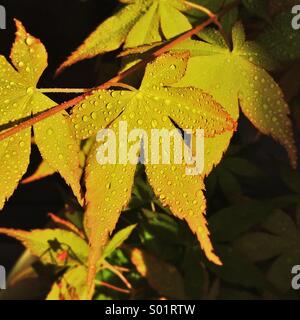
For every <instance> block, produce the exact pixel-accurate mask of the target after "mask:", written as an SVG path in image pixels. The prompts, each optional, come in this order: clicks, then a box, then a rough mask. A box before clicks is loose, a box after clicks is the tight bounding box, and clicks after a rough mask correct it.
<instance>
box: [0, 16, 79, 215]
mask: <svg viewBox="0 0 300 320" xmlns="http://www.w3.org/2000/svg"><path fill="white" fill-rule="evenodd" d="M16 25H17V33H16V40H15V43H14V45H13V48H12V51H11V60H12V63H13V65H11V64H10V63H9V62H8V61H7V60H6V58H5V57H4V56H0V95H1V97H0V102H1V108H0V126H1V128H2V129H6V128H7V127H8V126H11V125H13V124H14V123H18V122H19V121H21V120H22V119H24V118H28V117H30V116H31V115H32V114H37V113H40V112H42V111H45V110H47V109H49V108H51V107H53V106H55V105H56V103H55V102H54V101H52V100H50V99H49V98H48V97H47V96H45V95H43V94H42V93H40V92H39V91H38V90H37V89H36V85H37V82H38V80H39V78H40V76H41V75H42V73H43V71H44V70H45V68H46V67H47V52H46V49H45V47H44V46H43V44H42V43H41V42H40V41H39V40H38V39H36V38H34V37H32V36H31V35H29V34H28V33H27V32H26V30H25V28H24V27H23V25H22V24H21V22H19V21H16ZM33 130H34V136H35V142H36V144H37V146H38V148H39V150H40V152H41V154H42V157H43V158H44V160H45V161H46V162H47V163H48V165H49V166H50V167H51V168H52V169H53V170H55V171H58V172H59V173H60V174H61V176H62V177H63V178H64V179H65V180H66V182H67V183H68V184H70V185H71V187H72V189H73V191H74V193H75V195H76V196H77V198H78V199H79V201H80V200H81V195H80V184H79V181H80V174H81V172H80V168H79V156H78V154H79V145H78V142H77V141H76V139H75V137H74V131H73V127H72V126H71V124H70V121H69V118H68V117H67V113H66V112H61V113H59V114H57V115H55V116H53V117H51V118H49V119H46V120H44V121H41V122H39V123H37V124H36V125H34V126H33ZM30 149H31V128H28V129H25V130H23V131H21V132H19V133H17V134H15V135H14V136H12V137H10V138H7V139H5V140H3V141H1V142H0V159H1V161H2V163H1V169H0V175H1V177H2V183H1V186H0V209H2V208H3V206H4V203H5V201H6V200H7V199H8V198H9V197H10V196H11V195H12V193H13V192H14V190H15V188H16V187H17V185H18V182H19V180H20V179H21V178H22V176H23V175H24V173H25V172H26V170H27V167H28V164H29V156H30Z"/></svg>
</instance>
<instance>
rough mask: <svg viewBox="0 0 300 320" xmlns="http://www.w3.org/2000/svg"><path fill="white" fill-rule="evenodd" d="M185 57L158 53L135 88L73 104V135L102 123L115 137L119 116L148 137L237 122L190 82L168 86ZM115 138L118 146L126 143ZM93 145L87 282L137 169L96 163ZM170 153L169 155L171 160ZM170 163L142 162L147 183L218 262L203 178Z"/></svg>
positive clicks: (214, 129)
mask: <svg viewBox="0 0 300 320" xmlns="http://www.w3.org/2000/svg"><path fill="white" fill-rule="evenodd" d="M188 58H189V54H188V53H177V54H174V53H173V54H167V55H164V56H162V57H160V58H158V59H157V60H156V61H155V62H154V63H151V64H149V65H148V66H147V69H146V73H145V76H144V79H143V82H142V85H141V87H140V89H139V90H132V91H125V90H122V91H111V90H106V91H105V90H98V91H95V92H94V94H93V95H92V96H90V97H89V98H87V99H86V100H85V101H83V102H82V103H80V104H79V105H77V106H76V107H75V108H74V109H73V114H72V116H71V118H72V122H73V124H74V127H75V129H76V134H77V137H78V138H80V139H85V138H87V137H89V136H90V135H95V134H96V133H97V131H99V130H100V129H103V128H112V129H113V130H114V131H115V132H116V133H117V136H118V129H119V125H120V122H121V121H127V123H128V131H129V132H130V130H132V129H134V128H136V127H137V126H138V127H139V128H142V129H143V130H145V131H146V132H147V134H148V136H149V137H150V136H151V133H150V131H151V129H153V128H154V129H167V130H174V129H175V125H174V122H175V123H176V124H177V125H178V126H179V127H181V128H183V129H186V128H190V129H191V130H196V129H199V128H203V129H204V130H205V136H206V137H214V136H216V135H218V134H222V133H223V132H226V131H228V132H231V131H233V130H234V129H235V126H236V123H235V122H234V121H233V120H232V119H231V117H230V116H229V114H228V113H227V112H225V111H224V110H223V109H222V107H221V106H220V105H219V104H217V103H216V102H215V101H214V100H213V98H212V97H211V96H210V95H208V94H206V93H204V92H203V91H202V90H200V89H196V88H192V87H187V88H174V87H172V86H171V85H172V84H174V83H176V82H177V81H178V80H179V79H181V78H182V77H183V75H184V73H185V70H186V66H187V61H188ZM122 139H123V138H122ZM117 140H118V141H117V142H116V143H117V145H116V147H117V150H119V147H120V145H121V146H123V145H125V144H126V143H127V141H123V140H121V142H119V139H117ZM125 140H126V139H125ZM172 143H173V144H174V141H173V142H172ZM129 145H130V143H129ZM172 147H173V145H172ZM172 147H171V150H173V148H172ZM97 149H98V143H96V144H95V145H94V147H93V149H92V151H91V153H90V156H89V159H88V162H87V169H86V187H87V194H86V201H87V211H86V214H85V219H86V227H87V232H88V234H89V239H90V245H91V249H90V261H89V266H90V272H89V281H88V282H89V286H91V285H92V281H93V276H94V271H93V270H95V267H94V266H95V263H96V261H97V259H98V257H99V255H100V254H101V248H103V247H104V246H105V244H106V242H107V239H108V236H109V234H110V233H111V232H112V231H113V229H114V228H115V225H116V223H117V221H118V219H119V216H120V213H121V210H122V209H123V208H124V207H125V206H126V204H127V203H128V201H129V199H130V196H131V188H132V184H133V180H134V174H135V170H136V165H134V164H131V163H128V164H114V165H111V164H104V165H100V164H99V163H98V162H97V158H96V155H97ZM141 149H142V147H141V143H140V144H139V145H138V150H136V151H137V154H139V153H141V152H142V151H141ZM143 151H144V153H145V150H144V149H143ZM173 156H174V154H172V156H171V157H170V158H171V159H173ZM160 163H161V161H160ZM171 164H172V165H166V164H157V165H152V164H146V172H147V175H148V178H149V181H150V184H151V185H152V187H153V189H154V192H155V193H156V195H157V196H159V197H160V200H161V201H162V203H163V204H164V205H166V206H169V207H170V208H171V210H172V212H173V213H174V214H175V215H176V216H177V217H179V218H181V219H185V220H186V221H187V222H188V224H189V226H190V228H191V229H192V231H193V232H194V233H195V234H196V235H197V237H198V239H199V241H200V243H201V246H202V248H203V249H204V251H205V253H206V255H207V257H208V259H210V260H211V261H214V262H215V263H217V264H220V261H219V259H218V257H217V256H216V255H215V254H214V253H213V247H212V244H211V242H210V239H209V232H208V229H207V226H206V220H205V217H204V213H205V209H206V205H205V198H204V195H203V190H204V183H203V177H201V176H191V175H186V168H187V165H186V164H185V163H184V164H183V165H176V164H175V162H174V160H171Z"/></svg>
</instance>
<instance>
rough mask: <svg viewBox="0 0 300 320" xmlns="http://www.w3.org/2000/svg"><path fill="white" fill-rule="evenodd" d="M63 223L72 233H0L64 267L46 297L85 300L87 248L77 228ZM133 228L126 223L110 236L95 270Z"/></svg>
mask: <svg viewBox="0 0 300 320" xmlns="http://www.w3.org/2000/svg"><path fill="white" fill-rule="evenodd" d="M61 221H62V220H60V222H61ZM65 223H66V224H64V225H65V227H68V228H69V229H70V230H72V232H70V231H67V230H62V229H45V230H32V231H23V230H15V229H6V228H0V234H4V235H7V236H9V237H12V238H15V239H17V240H19V241H20V242H21V243H22V244H23V245H24V246H25V247H26V248H27V250H29V252H30V254H32V255H33V256H36V257H38V258H39V259H40V260H41V261H42V262H43V263H45V264H52V265H54V266H59V267H64V268H68V269H67V270H66V272H65V273H64V275H63V277H62V278H61V279H60V281H59V282H58V283H57V282H55V283H54V284H53V286H52V288H51V291H50V292H49V294H48V296H47V300H85V299H87V286H86V277H87V267H86V265H87V260H88V248H89V247H88V244H87V242H86V241H85V239H84V237H83V236H82V235H81V234H80V232H78V229H77V228H76V227H75V226H74V225H72V224H71V223H70V222H65ZM135 227H136V225H131V226H128V227H126V228H124V229H122V230H120V231H119V232H117V233H116V234H115V235H114V237H113V238H112V239H111V241H110V242H109V243H108V244H107V246H106V247H105V248H104V250H103V253H102V255H101V257H100V259H99V262H100V263H99V264H98V268H97V272H98V271H100V270H101V269H103V268H105V266H104V264H102V263H103V262H104V261H105V260H106V259H107V257H109V256H110V255H111V254H112V253H113V252H114V251H115V250H116V249H117V248H119V247H120V246H121V245H122V244H123V242H124V241H126V240H127V239H128V237H129V236H130V235H131V233H132V232H133V230H134V229H135Z"/></svg>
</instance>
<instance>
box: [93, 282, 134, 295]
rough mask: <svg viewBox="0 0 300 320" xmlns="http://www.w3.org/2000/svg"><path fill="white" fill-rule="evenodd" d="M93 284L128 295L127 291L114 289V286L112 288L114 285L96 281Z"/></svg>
mask: <svg viewBox="0 0 300 320" xmlns="http://www.w3.org/2000/svg"><path fill="white" fill-rule="evenodd" d="M95 283H96V285H98V286H103V287H106V288H109V289H112V290H114V291H118V292H121V293H127V294H129V293H130V291H129V290H127V289H122V288H119V287H116V286H114V285H112V284H109V283H107V282H104V281H98V280H96V281H95Z"/></svg>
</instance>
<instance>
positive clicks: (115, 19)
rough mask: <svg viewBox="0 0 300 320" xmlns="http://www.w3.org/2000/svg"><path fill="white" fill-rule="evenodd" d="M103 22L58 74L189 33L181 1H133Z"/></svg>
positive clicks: (189, 25) (184, 8)
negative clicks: (101, 57)
mask: <svg viewBox="0 0 300 320" xmlns="http://www.w3.org/2000/svg"><path fill="white" fill-rule="evenodd" d="M121 2H124V3H127V5H126V6H125V7H123V8H122V9H121V10H120V11H118V12H117V13H116V14H115V15H114V16H112V17H110V18H108V19H107V20H105V21H104V22H103V23H102V24H100V25H99V27H98V28H97V29H96V30H95V31H94V32H93V33H92V34H91V35H90V36H89V37H88V38H87V39H86V40H85V42H84V43H83V44H82V45H81V46H80V47H79V48H78V49H77V50H76V51H75V52H74V53H73V54H72V55H71V56H70V57H69V58H68V59H67V60H66V61H65V62H64V63H63V64H62V65H61V66H60V68H59V69H58V72H60V71H62V70H63V69H64V68H66V67H69V66H71V65H73V64H74V63H76V62H78V61H80V60H83V59H88V58H92V57H95V56H96V55H99V54H102V53H105V52H109V51H113V50H116V49H118V48H119V47H120V46H121V45H122V44H123V43H125V47H136V46H140V45H143V44H148V43H153V42H158V41H161V40H162V39H164V38H165V39H170V38H173V37H175V36H177V35H178V34H181V33H183V32H185V31H187V30H189V29H191V24H190V23H189V20H188V19H187V18H186V17H185V16H184V15H183V14H182V11H184V10H186V9H187V7H186V5H185V4H184V1H182V0H133V1H121Z"/></svg>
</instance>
